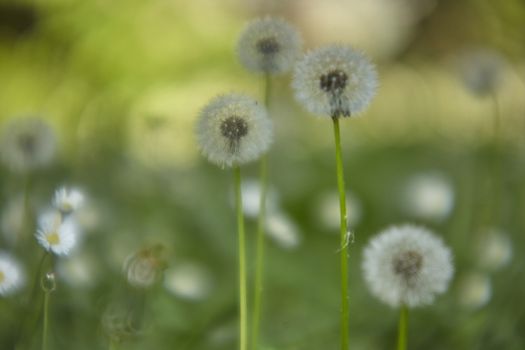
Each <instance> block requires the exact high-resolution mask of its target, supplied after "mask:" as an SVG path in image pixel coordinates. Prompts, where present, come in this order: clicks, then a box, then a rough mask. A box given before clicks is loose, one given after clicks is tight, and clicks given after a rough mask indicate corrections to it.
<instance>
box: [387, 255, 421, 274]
mask: <svg viewBox="0 0 525 350" xmlns="http://www.w3.org/2000/svg"><path fill="white" fill-rule="evenodd" d="M422 265H423V257H422V256H421V254H419V253H418V252H416V251H413V250H408V251H406V252H403V253H401V254H399V255H398V256H397V257H396V258H394V272H395V273H396V274H397V275H401V276H403V277H404V278H406V279H409V278H411V277H414V276H415V275H417V273H418V272H419V270H420V269H421V266H422Z"/></svg>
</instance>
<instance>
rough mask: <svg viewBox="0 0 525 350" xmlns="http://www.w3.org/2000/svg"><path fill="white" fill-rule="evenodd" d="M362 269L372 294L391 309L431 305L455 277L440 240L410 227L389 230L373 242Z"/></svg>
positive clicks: (423, 229)
mask: <svg viewBox="0 0 525 350" xmlns="http://www.w3.org/2000/svg"><path fill="white" fill-rule="evenodd" d="M362 268H363V272H364V276H365V280H366V282H367V284H368V287H369V289H370V291H371V292H372V294H373V295H374V296H375V297H377V298H378V299H379V300H381V301H383V302H384V303H386V304H388V305H390V306H392V307H398V306H401V305H406V306H408V307H415V306H422V305H428V304H431V303H432V302H433V301H434V298H435V296H436V295H437V294H441V293H444V292H445V291H446V290H447V288H448V284H449V282H450V280H451V278H452V275H453V274H454V267H453V265H452V254H451V252H450V250H449V249H448V248H447V247H446V246H445V245H444V244H443V242H442V240H441V239H440V238H439V237H437V236H436V235H434V234H433V233H431V232H430V231H428V230H427V229H425V228H422V227H417V226H411V225H404V226H399V227H391V228H388V229H386V230H385V231H383V232H381V233H380V234H379V235H378V236H376V237H375V238H373V239H372V240H371V241H370V243H369V244H368V246H367V247H366V248H365V251H364V260H363V265H362Z"/></svg>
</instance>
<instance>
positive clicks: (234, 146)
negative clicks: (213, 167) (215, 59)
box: [196, 94, 273, 167]
mask: <svg viewBox="0 0 525 350" xmlns="http://www.w3.org/2000/svg"><path fill="white" fill-rule="evenodd" d="M196 131H197V139H198V141H199V145H200V148H201V151H202V153H203V154H204V155H205V156H206V158H208V160H209V161H210V162H212V163H214V164H217V165H219V166H221V167H225V166H227V167H231V166H235V165H239V164H244V163H247V162H250V161H253V160H255V159H257V158H259V157H260V156H261V155H262V154H264V153H266V151H267V150H268V149H269V147H270V145H271V143H272V139H273V128H272V122H271V120H270V119H269V118H268V115H267V113H266V110H265V108H264V107H262V106H261V105H260V104H259V103H258V102H257V101H255V100H253V99H252V98H250V97H247V96H244V95H240V94H228V95H222V96H219V97H216V98H214V99H213V100H212V101H211V102H210V103H209V104H208V105H206V106H205V107H204V109H203V110H202V112H201V113H200V116H199V120H198V123H197V130H196Z"/></svg>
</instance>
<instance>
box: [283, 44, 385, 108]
mask: <svg viewBox="0 0 525 350" xmlns="http://www.w3.org/2000/svg"><path fill="white" fill-rule="evenodd" d="M292 87H293V89H294V90H295V98H296V99H297V101H298V102H299V103H300V104H302V105H303V106H304V107H305V108H306V109H307V110H308V111H309V112H311V113H314V114H318V115H323V116H329V117H332V118H339V117H349V116H353V115H355V114H356V113H359V112H361V111H362V110H364V109H365V107H367V106H368V104H369V103H370V101H371V100H372V97H374V95H375V92H376V88H377V73H376V70H375V67H374V65H373V64H372V63H371V62H370V60H369V59H368V58H367V57H366V56H365V55H363V54H362V53H360V52H359V51H356V50H355V49H353V48H351V47H348V46H340V45H333V46H327V47H323V48H320V49H317V50H314V51H312V52H310V53H308V54H306V55H305V56H304V57H303V59H302V60H301V61H300V62H299V63H298V64H297V65H296V67H295V74H294V78H293V82H292Z"/></svg>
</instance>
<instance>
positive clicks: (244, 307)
mask: <svg viewBox="0 0 525 350" xmlns="http://www.w3.org/2000/svg"><path fill="white" fill-rule="evenodd" d="M233 176H234V184H235V199H236V201H235V202H236V207H237V230H238V239H239V349H240V350H247V345H248V322H247V311H248V297H247V290H246V237H245V233H244V216H243V212H242V196H241V169H240V167H239V166H236V167H234V168H233Z"/></svg>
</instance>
